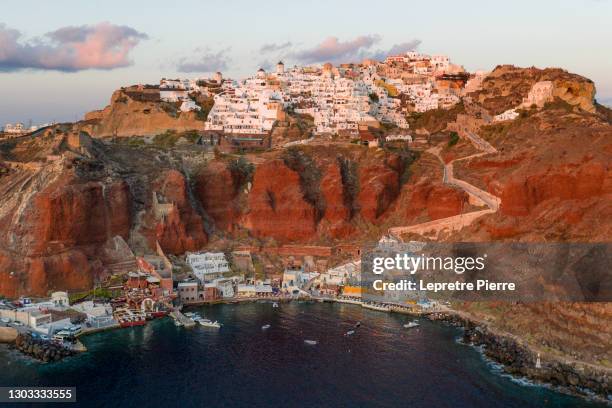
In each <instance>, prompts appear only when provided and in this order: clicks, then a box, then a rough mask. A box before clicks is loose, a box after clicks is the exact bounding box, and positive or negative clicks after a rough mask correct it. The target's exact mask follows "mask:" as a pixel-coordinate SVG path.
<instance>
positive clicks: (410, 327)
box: [404, 320, 419, 329]
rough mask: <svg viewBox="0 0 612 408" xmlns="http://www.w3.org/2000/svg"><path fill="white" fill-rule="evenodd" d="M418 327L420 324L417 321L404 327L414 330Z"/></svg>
mask: <svg viewBox="0 0 612 408" xmlns="http://www.w3.org/2000/svg"><path fill="white" fill-rule="evenodd" d="M418 326H419V324H418V323H417V322H416V320H415V321H413V322H408V323H406V324H405V325H404V327H405V328H406V329H412V328H413V327H418Z"/></svg>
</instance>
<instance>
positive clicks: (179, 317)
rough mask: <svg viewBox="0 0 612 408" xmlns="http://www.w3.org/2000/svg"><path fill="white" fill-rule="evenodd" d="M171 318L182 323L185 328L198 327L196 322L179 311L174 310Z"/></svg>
mask: <svg viewBox="0 0 612 408" xmlns="http://www.w3.org/2000/svg"><path fill="white" fill-rule="evenodd" d="M170 317H172V318H173V319H174V320H175V321H177V322H179V323H181V324H182V325H183V326H184V327H194V326H195V325H196V322H194V321H193V320H192V319H190V318H188V317H187V316H185V315H184V314H183V313H181V311H180V310H178V309H174V310H173V311H172V312H170Z"/></svg>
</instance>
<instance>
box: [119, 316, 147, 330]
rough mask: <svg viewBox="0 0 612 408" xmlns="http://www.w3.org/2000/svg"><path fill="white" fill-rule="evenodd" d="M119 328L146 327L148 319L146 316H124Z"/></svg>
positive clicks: (120, 320) (121, 318) (120, 319)
mask: <svg viewBox="0 0 612 408" xmlns="http://www.w3.org/2000/svg"><path fill="white" fill-rule="evenodd" d="M118 320H119V326H121V327H134V326H144V325H145V324H147V319H146V317H145V316H138V315H133V316H123V317H120V318H119V319H118Z"/></svg>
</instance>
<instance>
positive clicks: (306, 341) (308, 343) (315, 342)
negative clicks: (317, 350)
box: [304, 340, 318, 346]
mask: <svg viewBox="0 0 612 408" xmlns="http://www.w3.org/2000/svg"><path fill="white" fill-rule="evenodd" d="M317 343H318V341H316V340H304V344H307V345H309V346H315V345H316V344H317Z"/></svg>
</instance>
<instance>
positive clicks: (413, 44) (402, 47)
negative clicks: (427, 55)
mask: <svg viewBox="0 0 612 408" xmlns="http://www.w3.org/2000/svg"><path fill="white" fill-rule="evenodd" d="M419 45H421V40H416V39H415V40H412V41H407V42H403V43H400V44H395V45H393V47H391V48H389V49H388V50H378V51H376V52H375V53H373V54H371V55H370V57H369V58H372V59H375V60H379V61H382V60H384V59H385V58H387V57H388V56H389V55H398V54H405V53H406V52H408V51H414V50H416V49H417V48H418V47H419Z"/></svg>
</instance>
